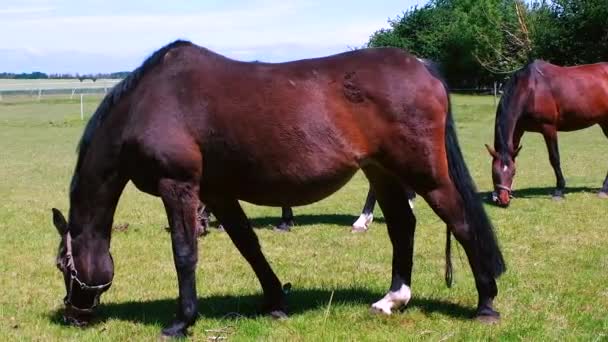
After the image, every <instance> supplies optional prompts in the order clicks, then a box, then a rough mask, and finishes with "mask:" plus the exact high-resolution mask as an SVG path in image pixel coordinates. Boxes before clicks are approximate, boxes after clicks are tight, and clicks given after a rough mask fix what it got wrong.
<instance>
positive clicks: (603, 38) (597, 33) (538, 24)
mask: <svg viewBox="0 0 608 342" xmlns="http://www.w3.org/2000/svg"><path fill="white" fill-rule="evenodd" d="M532 9H533V11H532V13H533V14H534V20H533V22H534V24H535V25H534V28H533V35H534V42H535V46H534V55H535V56H538V57H541V58H543V59H547V60H550V61H552V62H554V63H557V64H562V65H572V64H584V63H596V62H599V61H605V60H608V3H607V2H606V0H554V1H552V2H548V1H542V2H536V3H534V4H533V5H532Z"/></svg>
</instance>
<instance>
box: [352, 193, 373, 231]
mask: <svg viewBox="0 0 608 342" xmlns="http://www.w3.org/2000/svg"><path fill="white" fill-rule="evenodd" d="M375 206H376V195H375V194H374V190H373V189H372V187H371V185H370V188H369V191H368V192H367V197H366V198H365V204H364V205H363V210H362V211H361V215H360V216H359V218H358V219H357V220H356V221H355V223H353V229H352V232H353V233H360V232H366V231H367V230H368V229H369V225H370V224H371V223H372V221H373V220H374V207H375Z"/></svg>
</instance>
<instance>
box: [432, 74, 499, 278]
mask: <svg viewBox="0 0 608 342" xmlns="http://www.w3.org/2000/svg"><path fill="white" fill-rule="evenodd" d="M425 65H426V67H427V69H428V70H429V72H430V73H431V74H432V75H433V76H435V77H436V78H437V79H439V80H442V82H443V85H444V87H445V91H446V94H447V96H448V113H447V114H448V116H447V118H446V123H445V145H446V151H447V155H448V167H449V172H450V178H451V179H452V182H454V184H455V185H456V189H457V190H458V192H459V193H460V197H461V198H462V203H463V205H464V209H465V217H466V220H467V223H468V224H469V227H470V231H471V234H472V239H473V246H474V247H476V249H477V252H478V253H477V254H478V257H479V258H480V259H481V265H482V267H483V268H484V270H485V271H486V272H488V273H489V274H491V275H492V276H493V277H494V278H498V276H500V275H501V274H502V273H504V272H505V271H506V266H505V261H504V259H503V256H502V253H501V252H500V248H499V247H498V241H497V240H496V234H495V233H494V227H493V226H492V223H491V222H490V219H489V218H488V216H487V215H486V212H485V210H484V208H483V205H482V203H481V200H480V199H479V197H478V196H477V187H476V186H475V182H474V181H473V178H472V177H471V174H470V173H469V170H468V168H467V166H466V164H465V162H464V158H463V156H462V152H461V151H460V145H459V144H458V138H457V136H456V129H455V127H454V118H453V116H452V105H451V103H450V95H449V89H448V87H447V85H446V84H445V82H444V81H443V78H442V77H441V76H440V75H439V74H438V72H437V69H436V68H435V67H433V65H432V64H430V65H429V64H427V63H425ZM447 238H448V240H447V241H446V258H447V260H446V282H448V286H449V285H450V284H451V279H452V265H451V261H450V233H449V232H448V233H447Z"/></svg>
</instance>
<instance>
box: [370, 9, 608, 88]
mask: <svg viewBox="0 0 608 342" xmlns="http://www.w3.org/2000/svg"><path fill="white" fill-rule="evenodd" d="M389 24H390V28H388V29H381V30H379V31H377V32H375V33H374V34H373V35H372V36H371V37H370V40H369V42H368V44H367V46H369V47H380V46H393V47H399V48H404V49H407V50H409V51H410V52H412V53H414V54H415V55H417V56H419V57H424V58H428V59H431V60H434V61H436V62H439V63H440V65H441V66H442V69H443V73H444V74H445V75H446V77H447V78H448V82H449V83H450V85H451V86H452V87H457V88H459V87H460V88H475V87H487V86H489V85H491V84H492V83H493V82H494V81H499V82H500V81H503V80H505V78H507V77H508V76H509V75H511V74H512V72H513V71H515V70H517V69H519V68H520V67H522V66H524V65H525V64H527V63H528V62H530V61H532V60H533V59H537V58H538V59H545V60H548V61H550V62H553V63H556V64H560V65H575V64H583V63H596V62H599V61H608V0H552V1H549V0H535V1H523V0H430V1H429V3H428V4H426V5H425V6H422V7H415V8H412V9H410V10H408V11H406V12H405V13H403V15H402V16H398V17H396V18H395V19H392V20H389Z"/></svg>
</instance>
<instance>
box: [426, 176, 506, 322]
mask: <svg viewBox="0 0 608 342" xmlns="http://www.w3.org/2000/svg"><path fill="white" fill-rule="evenodd" d="M439 184H440V185H439V186H437V187H435V188H434V189H430V190H424V191H420V192H419V193H420V194H421V196H422V197H424V199H425V200H426V201H427V203H428V204H429V206H430V207H431V208H432V209H433V211H435V213H436V214H437V215H438V216H439V217H441V219H442V220H443V221H444V222H445V223H446V224H447V226H448V229H449V230H450V231H451V232H452V234H454V236H455V237H456V239H457V240H458V242H459V243H460V244H461V245H462V247H463V248H464V250H465V253H466V254H467V257H468V259H469V264H470V265H471V269H472V271H473V276H474V278H475V285H476V287H477V293H478V303H477V318H478V319H480V320H482V321H487V322H494V321H497V320H498V318H499V317H500V315H499V313H498V312H496V311H494V309H493V306H492V302H493V300H494V297H496V295H497V294H498V289H497V287H496V281H495V280H494V277H493V276H492V274H491V271H490V270H487V269H486V268H485V267H484V266H483V264H482V261H483V260H482V258H484V256H483V255H481V254H482V253H481V251H480V249H479V247H478V246H476V245H475V244H476V241H475V237H474V234H473V233H472V231H471V230H472V229H473V228H472V227H471V226H470V225H469V223H468V222H467V220H466V217H465V210H466V209H465V207H464V204H463V203H462V199H461V196H460V194H459V193H458V190H457V189H456V187H455V185H454V184H453V183H452V182H442V183H439Z"/></svg>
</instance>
